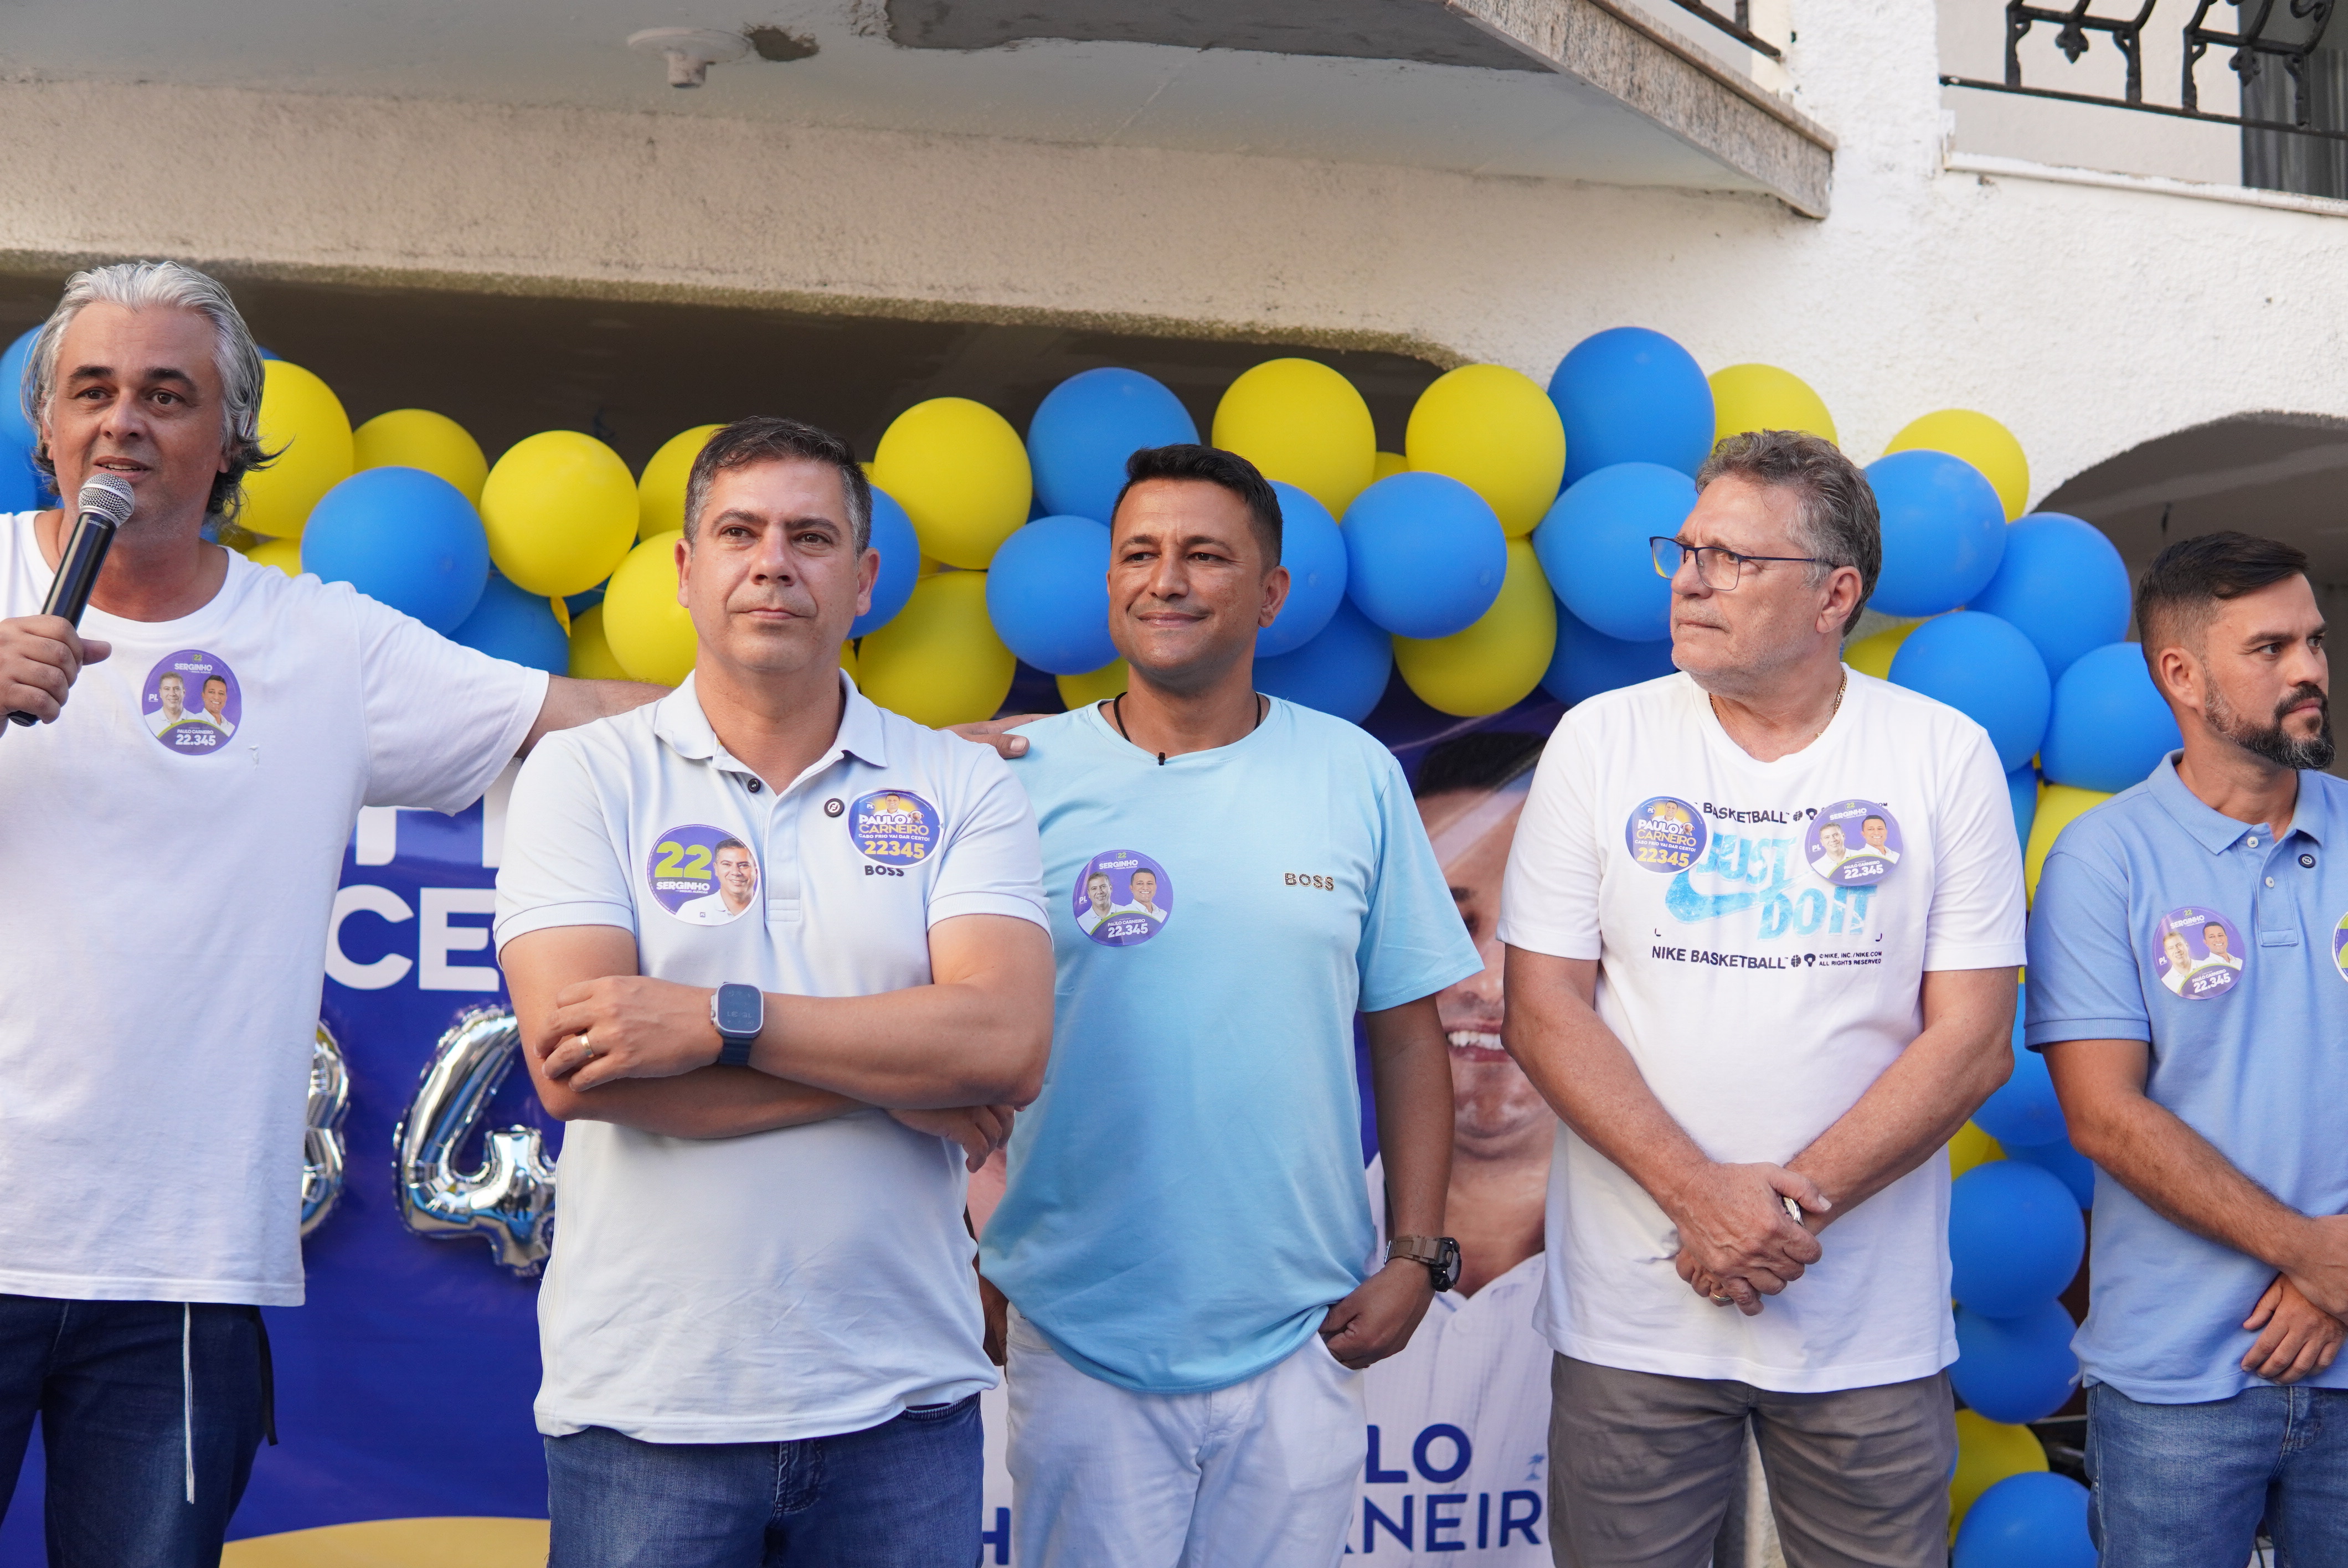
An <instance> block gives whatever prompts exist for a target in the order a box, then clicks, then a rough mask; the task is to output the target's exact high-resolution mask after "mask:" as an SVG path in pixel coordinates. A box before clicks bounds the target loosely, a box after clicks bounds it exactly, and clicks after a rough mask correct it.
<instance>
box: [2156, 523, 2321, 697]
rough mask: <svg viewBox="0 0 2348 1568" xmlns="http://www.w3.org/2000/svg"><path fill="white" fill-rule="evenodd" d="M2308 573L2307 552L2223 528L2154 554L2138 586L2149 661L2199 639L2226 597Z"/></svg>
mask: <svg viewBox="0 0 2348 1568" xmlns="http://www.w3.org/2000/svg"><path fill="white" fill-rule="evenodd" d="M2306 575H2307V552H2306V551H2304V550H2302V549H2299V548H2295V547H2293V546H2291V545H2287V544H2285V543H2283V542H2282V541H2281V539H2262V538H2258V537H2256V536H2255V535H2251V534H2245V533H2241V532H2239V531H2237V530H2235V529H2233V528H2223V529H2220V530H2219V531H2218V532H2217V533H2214V534H2199V535H2196V536H2195V537H2194V538H2189V539H2179V540H2178V541H2177V542H2176V543H2175V544H2173V545H2171V546H2169V547H2168V548H2167V549H2165V550H2163V551H2161V552H2160V553H2159V554H2158V555H2157V556H2155V557H2154V558H2153V559H2152V565H2151V566H2150V567H2149V568H2148V569H2147V570H2146V571H2145V574H2144V578H2143V580H2142V581H2140V582H2138V583H2137V585H2136V634H2137V637H2138V638H2140V639H2141V640H2142V641H2143V647H2144V661H2145V663H2147V665H2149V664H2151V663H2152V662H2153V661H2155V660H2157V659H2158V658H2159V657H2160V651H2161V650H2162V649H2163V648H2168V647H2172V646H2174V645H2176V644H2177V643H2179V642H2190V641H2197V640H2198V639H2199V636H2200V634H2201V631H2202V629H2203V628H2205V627H2207V626H2208V625H2209V620H2210V618H2211V617H2213V616H2214V615H2216V614H2217V613H2218V606H2219V603H2220V602H2222V601H2223V600H2229V599H2240V598H2241V597H2242V595H2244V594H2246V593H2255V592H2257V591H2258V590H2259V589H2262V588H2271V587H2272V586H2273V585H2274V584H2276V583H2279V582H2281V581H2282V580H2283V579H2285V578H2290V577H2305V576H2306ZM2154 683H2155V684H2156V685H2157V684H2158V676H2157V675H2156V676H2155V677H2154Z"/></svg>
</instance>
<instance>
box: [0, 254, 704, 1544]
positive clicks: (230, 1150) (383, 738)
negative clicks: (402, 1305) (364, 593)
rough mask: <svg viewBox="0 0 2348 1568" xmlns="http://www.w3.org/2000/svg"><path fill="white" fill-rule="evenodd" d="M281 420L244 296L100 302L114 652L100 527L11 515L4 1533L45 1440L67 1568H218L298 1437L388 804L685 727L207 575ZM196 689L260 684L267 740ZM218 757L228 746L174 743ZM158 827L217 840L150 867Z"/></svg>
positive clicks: (86, 406) (3, 916)
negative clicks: (296, 1375) (350, 966)
mask: <svg viewBox="0 0 2348 1568" xmlns="http://www.w3.org/2000/svg"><path fill="white" fill-rule="evenodd" d="M261 386H262V369H261V354H260V352H259V351H258V350H257V349H255V348H254V347H253V343H252V336H251V334H250V333H248V332H247V331H246V330H245V324H244V321H243V318H242V317H241V316H240V315H239V314H238V313H237V309H236V306H235V304H234V303H233V302H232V301H231V300H230V299H229V296H228V292H227V291H226V290H224V289H222V288H221V286H220V284H219V283H217V282H213V281H212V280H211V278H208V277H206V276H204V275H203V274H202V273H201V272H195V271H194V270H192V269H191V268H187V267H183V266H180V264H178V263H177V262H172V261H141V262H124V263H121V264H119V265H116V266H109V267H101V268H98V269H96V270H95V271H91V272H78V273H76V274H75V275H74V277H73V278H72V279H71V280H70V281H69V282H67V285H66V290H65V295H64V298H63V299H62V300H61V301H60V302H58V305H57V310H56V312H55V313H53V314H52V315H51V316H50V317H49V320H48V323H47V324H46V326H44V327H43V328H42V330H41V334H40V336H39V337H37V338H36V339H35V340H34V344H33V350H32V354H31V355H30V358H29V360H28V363H27V367H26V386H25V388H24V403H25V406H26V413H27V415H29V416H30V417H31V418H32V420H33V421H34V424H35V426H36V429H37V430H38V431H39V433H40V441H41V446H40V451H39V455H38V460H39V461H40V462H41V463H42V464H43V466H45V467H46V469H47V470H48V472H49V473H50V474H52V475H53V476H54V477H55V479H56V482H57V489H58V492H59V493H60V494H61V495H64V496H67V497H73V496H76V495H77V494H78V493H79V491H80V489H81V487H82V485H83V483H84V482H85V481H87V480H88V478H89V477H91V476H92V475H93V474H99V473H104V474H111V475H113V476H114V477H117V478H118V479H120V480H122V481H123V482H125V483H126V484H128V485H129V487H130V488H131V491H132V493H133V494H134V495H135V496H136V497H138V500H137V505H136V507H135V509H134V510H133V511H132V513H131V515H130V520H129V522H127V523H125V524H123V525H122V528H121V531H120V532H119V533H118V535H117V536H116V538H115V540H114V548H113V549H112V551H111V553H109V554H108V557H107V559H106V569H105V570H104V571H103V572H102V573H101V574H100V576H99V578H98V587H97V591H96V592H95V594H94V595H93V596H92V598H91V600H90V608H89V610H88V614H87V615H86V616H85V617H84V618H83V620H82V625H81V630H80V631H78V632H77V631H76V630H74V629H73V628H72V627H70V626H69V625H67V623H66V622H65V621H64V620H60V619H58V618H57V617H55V616H45V615H42V614H41V613H40V608H41V605H42V603H43V601H44V600H45V598H46V595H47V592H48V589H49V584H50V581H51V580H52V579H53V577H54V575H55V573H56V570H57V558H58V554H59V552H60V550H61V549H62V548H63V547H64V544H65V541H66V538H67V534H68V532H69V531H70V529H71V527H72V523H73V518H71V517H70V516H69V515H67V514H66V513H61V512H54V511H51V512H20V513H18V514H16V515H15V517H11V518H0V711H7V710H15V711H18V712H28V713H31V714H34V715H35V716H36V717H37V718H39V719H41V720H43V721H45V723H44V725H43V727H41V728H37V729H25V730H19V729H13V728H12V729H10V730H9V731H8V733H7V736H6V738H5V740H0V802H5V803H6V804H5V808H0V888H5V889H6V897H5V898H0V953H5V954H6V955H7V962H6V969H5V978H0V1106H4V1107H5V1117H6V1125H7V1132H6V1133H5V1136H0V1188H4V1189H5V1191H6V1192H8V1193H9V1194H12V1200H11V1201H10V1202H9V1203H8V1204H5V1205H0V1499H5V1497H6V1496H7V1495H8V1494H9V1493H10V1492H11V1491H14V1489H15V1482H16V1471H17V1466H18V1464H19V1463H20V1461H21V1460H22V1459H23V1456H24V1451H25V1443H26V1435H27V1433H28V1432H29V1430H30V1429H31V1426H32V1421H33V1416H34V1413H35V1412H36V1411H38V1412H40V1414H41V1434H42V1442H43V1445H44V1447H45V1450H46V1455H47V1460H48V1511H47V1528H48V1540H49V1560H50V1562H51V1563H56V1564H58V1565H59V1568H66V1565H70V1564H82V1563H89V1564H99V1565H103V1568H118V1565H119V1564H123V1563H139V1564H141V1565H142V1568H149V1565H170V1564H180V1563H212V1562H215V1561H217V1560H218V1557H219V1554H220V1549H221V1535H222V1533H223V1532H225V1530H226V1529H227V1527H228V1521H229V1516H230V1514H231V1513H232V1512H234V1511H235V1508H236V1503H237V1499H238V1498H239V1497H240V1496H241V1495H242V1492H243V1491H244V1484H245V1481H246V1479H247V1477H248V1476H249V1475H250V1474H251V1472H252V1456H253V1452H254V1450H255V1449H257V1448H258V1447H259V1445H260V1442H261V1437H262V1431H263V1425H264V1422H265V1420H266V1419H267V1411H266V1409H265V1408H264V1397H263V1381H262V1368H263V1365H264V1364H265V1362H264V1357H265V1354H266V1351H265V1344H264V1341H263V1333H262V1325H261V1316H260V1313H259V1311H258V1307H263V1306H268V1307H294V1306H298V1305H300V1303H301V1300H302V1247H301V1235H300V1227H301V1191H302V1126H303V1121H304V1107H305V1103H306V1100H307V1096H308V1092H309V1083H310V1051H311V1042H312V1038H313V1036H314V1034H315V1032H316V1030H317V1020H318V990H319V986H320V984H321V980H322V977H323V976H324V965H325V944H326V926H327V915H328V913H329V910H330V908H331V906H332V904H333V901H334V897H335V870H336V867H337V866H340V864H341V862H342V856H343V847H344V845H345V844H347V843H348V842H349V840H350V835H351V828H352V825H353V824H354V823H355V820H356V818H357V815H358V810H359V808H360V807H361V806H362V805H412V806H430V807H434V808H437V809H439V810H442V811H455V810H458V808H460V807H462V806H464V805H466V804H469V803H470V802H472V801H473V800H475V799H477V798H479V795H480V794H481V792H482V790H483V789H484V788H486V787H487V786H488V784H489V783H490V781H491V780H493V779H494V778H496V776H497V774H498V772H499V769H501V768H502V767H504V766H505V764H506V763H507V762H508V761H509V760H510V758H511V757H512V756H513V755H514V753H515V752H516V751H517V750H520V749H522V748H525V747H527V746H529V745H530V743H532V742H534V741H535V740H536V739H537V738H538V737H539V736H540V735H541V734H543V733H546V732H547V731H548V730H551V729H556V728H560V727H561V726H563V725H566V724H575V723H582V722H584V721H585V720H588V719H592V718H594V717H596V716H597V715H598V714H601V713H603V712H617V711H619V710H620V709H623V708H625V707H628V706H631V705H633V704H634V703H636V702H643V701H645V700H647V699H648V698H651V697H655V696H658V695H659V694H660V689H659V688H658V687H650V686H636V685H633V684H630V683H627V682H581V681H568V680H564V679H561V678H560V677H557V678H554V679H552V680H550V679H549V678H548V677H547V676H545V675H543V674H541V673H539V672H537V671H531V670H525V669H523V668H521V667H520V665H516V664H509V663H506V662H505V661H502V660H497V659H491V658H489V657H487V656H486V655H484V654H480V653H476V652H474V651H471V650H469V649H466V648H459V647H458V646H457V645H456V644H455V643H453V642H449V641H446V640H445V639H443V638H441V637H439V636H438V635H436V634H435V633H433V632H432V631H430V630H427V629H426V628H425V627H423V626H420V625H418V624H417V622H416V621H414V620H409V619H408V618H407V617H406V616H404V615H401V614H398V613H397V612H396V611H394V610H387V609H386V608H384V607H383V606H382V605H379V604H377V603H376V602H375V601H374V600H368V599H364V598H361V597H360V596H359V595H357V594H356V593H355V592H353V591H352V589H351V588H350V586H349V585H348V584H346V583H334V584H326V583H321V582H320V581H319V580H318V579H316V578H314V577H303V578H288V577H287V576H285V575H284V574H283V572H278V571H273V570H271V569H267V568H264V567H256V566H254V565H253V564H252V562H251V561H248V560H246V559H244V558H243V557H242V556H239V555H235V554H232V553H231V552H230V551H228V550H224V549H222V548H220V547H219V546H218V545H215V544H209V543H207V542H205V540H204V538H203V536H202V532H201V530H202V528H204V525H205V522H206V520H207V518H222V517H224V516H227V515H229V514H231V513H232V512H233V510H234V507H235V505H236V499H237V495H238V488H239V486H240V484H241V483H242V479H243V477H244V476H245V474H246V473H247V472H248V471H250V470H251V469H252V468H253V467H254V466H258V465H259V464H261V463H262V462H263V460H264V454H263V452H262V450H261V448H260V446H258V444H257V426H258V420H259V414H260V405H261ZM8 392H9V394H10V395H15V388H10V389H8ZM199 650H200V651H201V652H202V654H203V655H204V657H202V658H201V659H190V658H189V657H188V655H189V654H190V653H191V651H199ZM178 662H186V663H191V664H196V665H199V666H201V667H207V668H210V669H212V670H220V669H223V668H224V669H225V670H226V671H228V672H229V673H230V674H232V675H233V676H234V678H235V680H236V682H237V683H238V688H239V691H240V694H241V701H242V710H241V713H240V717H239V719H238V722H237V723H236V724H235V726H234V730H235V734H234V738H233V741H231V740H230V739H229V738H228V737H227V736H226V735H224V734H222V733H221V732H220V731H218V730H215V729H213V727H212V726H211V725H209V724H205V723H203V721H202V720H201V717H200V716H199V715H197V714H195V713H193V712H190V711H189V710H188V709H187V708H186V706H185V701H186V688H187V682H186V680H185V679H184V678H183V677H182V676H181V675H180V674H179V673H178V672H177V671H175V670H174V668H173V667H174V664H175V663H178ZM211 689H212V688H211V682H209V681H207V682H205V683H204V686H203V688H202V690H203V691H205V692H207V693H209V692H210V691H211ZM150 692H152V693H155V694H156V695H158V696H160V697H163V698H164V699H165V700H166V701H167V702H168V703H169V705H170V708H171V709H172V710H173V711H174V712H176V713H177V716H178V720H179V723H180V726H181V727H182V730H181V733H174V731H173V729H172V727H171V726H168V725H163V724H152V725H150V723H149V720H150V718H151V717H153V716H155V715H150V713H149V710H148V708H147V706H146V704H147V701H148V696H149V693H150ZM221 692H222V693H223V696H224V695H225V692H226V685H225V678H224V679H223V684H222V686H221ZM187 725H195V726H197V727H198V728H199V729H200V730H201V732H202V733H204V734H206V735H207V736H209V737H210V738H212V739H214V740H216V741H217V742H218V743H217V744H215V745H213V746H210V747H191V746H185V745H179V744H175V742H176V741H180V740H185V739H187V738H188V733H186V732H185V730H184V726H187ZM159 815H160V816H164V817H167V818H169V819H170V820H174V821H184V822H188V823H191V824H194V823H201V824H202V825H203V831H202V832H201V834H195V833H185V834H178V835H169V834H167V835H160V836H159V837H142V838H141V839H140V840H139V842H138V844H137V845H135V847H134V846H132V845H129V844H128V842H127V841H126V839H125V837H124V835H123V833H122V825H123V824H124V823H126V822H136V821H145V820H151V819H153V818H155V817H157V816H159ZM61 867H64V868H70V869H69V870H63V871H61V870H60V868H61ZM223 867H229V868H232V873H231V875H232V876H245V875H248V874H249V876H250V877H251V878H252V880H251V881H238V880H227V881H224V880H223V879H222V877H223V870H222V868H223ZM98 888H104V889H106V890H107V891H106V892H105V894H104V895H103V896H100V895H99V894H98V892H97V891H96V890H97V889H98ZM125 889H129V897H125V896H124V890H125ZM126 910H134V911H136V914H135V916H129V917H126V914H125V911H126ZM189 974H201V975H204V976H206V977H208V978H210V979H211V980H212V981H213V982H214V983H212V984H210V985H207V986H205V987H204V988H202V989H201V991H191V990H190V989H188V988H187V987H186V986H185V985H184V984H182V983H181V981H180V979H179V977H180V976H183V975H189ZM67 1042H69V1043H67Z"/></svg>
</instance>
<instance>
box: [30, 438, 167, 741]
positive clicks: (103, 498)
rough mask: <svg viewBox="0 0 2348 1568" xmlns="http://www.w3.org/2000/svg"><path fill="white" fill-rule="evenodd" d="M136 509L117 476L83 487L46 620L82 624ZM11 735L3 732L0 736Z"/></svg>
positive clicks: (51, 586) (52, 586) (44, 608)
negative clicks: (117, 538) (111, 551)
mask: <svg viewBox="0 0 2348 1568" xmlns="http://www.w3.org/2000/svg"><path fill="white" fill-rule="evenodd" d="M136 504H137V497H134V496H133V495H132V494H131V493H130V487H129V484H128V483H126V482H125V481H123V480H120V479H118V478H116V477H114V476H113V475H111V474H98V475H94V476H92V477H91V478H90V481H89V482H88V484H86V485H84V486H83V487H81V494H80V495H78V496H77V497H75V498H74V510H75V512H76V513H77V516H76V518H74V527H73V532H72V534H71V535H69V536H68V537H67V539H66V548H65V551H64V553H63V554H62V555H60V556H59V557H58V558H57V579H56V580H55V581H53V582H51V583H50V584H49V597H48V599H47V600H46V601H45V602H44V603H43V604H42V606H41V613H42V614H43V615H62V616H64V617H65V618H66V619H67V620H69V621H71V622H72V623H73V624H75V625H76V626H78V625H80V624H81V612H82V611H83V610H88V608H89V595H90V590H91V589H95V588H96V587H97V586H98V568H100V567H102V566H104V565H105V564H106V552H107V550H108V548H109V547H111V546H112V545H113V543H114V530H115V529H117V528H120V527H121V526H122V525H123V524H125V523H127V522H129V520H130V508H131V507H133V506H135V505H136ZM8 722H9V723H14V724H30V723H37V722H38V721H37V720H36V718H35V717H34V716H33V715H32V714H30V713H23V712H12V713H10V714H9V715H8ZM5 733H7V732H6V731H5V730H0V734H5Z"/></svg>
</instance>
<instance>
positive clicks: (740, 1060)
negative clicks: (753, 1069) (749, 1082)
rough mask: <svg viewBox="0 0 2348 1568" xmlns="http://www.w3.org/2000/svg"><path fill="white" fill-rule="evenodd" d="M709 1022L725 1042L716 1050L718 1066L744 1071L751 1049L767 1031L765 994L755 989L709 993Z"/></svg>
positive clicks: (723, 989)
mask: <svg viewBox="0 0 2348 1568" xmlns="http://www.w3.org/2000/svg"><path fill="white" fill-rule="evenodd" d="M709 1021H710V1022H711V1023H712V1024H713V1025H715V1026H716V1030H717V1038H718V1039H719V1040H723V1041H724V1042H725V1043H724V1044H722V1045H720V1046H719V1047H718V1048H717V1061H718V1063H719V1064H720V1065H721V1066H725V1067H747V1066H749V1065H750V1047H751V1046H753V1045H754V1044H756V1043H757V1039H758V1031H759V1030H762V1029H764V1028H766V1027H767V993H766V992H764V991H762V990H760V989H758V988H757V987H756V986H745V985H723V986H720V987H718V988H717V989H716V990H714V991H712V992H710V993H709Z"/></svg>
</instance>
